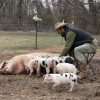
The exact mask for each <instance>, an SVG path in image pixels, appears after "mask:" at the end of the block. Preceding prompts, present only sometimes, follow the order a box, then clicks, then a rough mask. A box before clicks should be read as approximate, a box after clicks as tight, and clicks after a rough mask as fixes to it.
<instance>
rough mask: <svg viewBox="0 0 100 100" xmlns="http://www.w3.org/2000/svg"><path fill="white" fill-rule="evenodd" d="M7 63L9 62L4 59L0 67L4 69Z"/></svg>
mask: <svg viewBox="0 0 100 100" xmlns="http://www.w3.org/2000/svg"><path fill="white" fill-rule="evenodd" d="M6 63H7V62H6V61H2V63H1V64H0V69H2V68H3V67H4V66H5V64H6Z"/></svg>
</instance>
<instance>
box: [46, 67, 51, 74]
mask: <svg viewBox="0 0 100 100" xmlns="http://www.w3.org/2000/svg"><path fill="white" fill-rule="evenodd" d="M46 73H47V74H49V73H50V68H49V66H48V67H46Z"/></svg>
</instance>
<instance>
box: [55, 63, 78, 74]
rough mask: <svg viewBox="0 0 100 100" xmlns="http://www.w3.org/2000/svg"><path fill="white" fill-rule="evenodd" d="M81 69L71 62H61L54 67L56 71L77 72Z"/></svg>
mask: <svg viewBox="0 0 100 100" xmlns="http://www.w3.org/2000/svg"><path fill="white" fill-rule="evenodd" d="M78 72H79V71H78V70H77V69H76V67H75V65H73V64H70V63H59V64H57V65H56V66H55V68H54V73H74V74H77V73H78Z"/></svg>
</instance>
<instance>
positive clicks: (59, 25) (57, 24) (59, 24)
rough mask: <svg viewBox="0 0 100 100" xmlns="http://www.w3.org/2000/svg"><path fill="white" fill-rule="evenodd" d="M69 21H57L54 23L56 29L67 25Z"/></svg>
mask: <svg viewBox="0 0 100 100" xmlns="http://www.w3.org/2000/svg"><path fill="white" fill-rule="evenodd" d="M66 25H67V23H64V22H57V23H56V24H55V25H54V30H57V29H59V28H61V27H63V26H66Z"/></svg>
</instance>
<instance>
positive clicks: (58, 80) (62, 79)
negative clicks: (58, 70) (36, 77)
mask: <svg viewBox="0 0 100 100" xmlns="http://www.w3.org/2000/svg"><path fill="white" fill-rule="evenodd" d="M44 83H49V84H50V83H52V84H53V88H55V87H56V86H58V85H60V84H67V83H69V84H70V89H69V92H72V90H73V88H74V85H75V84H78V83H77V75H76V74H73V73H64V74H46V75H45V76H44Z"/></svg>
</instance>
